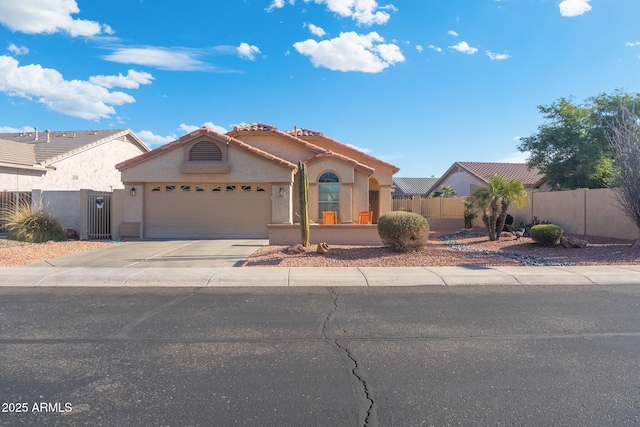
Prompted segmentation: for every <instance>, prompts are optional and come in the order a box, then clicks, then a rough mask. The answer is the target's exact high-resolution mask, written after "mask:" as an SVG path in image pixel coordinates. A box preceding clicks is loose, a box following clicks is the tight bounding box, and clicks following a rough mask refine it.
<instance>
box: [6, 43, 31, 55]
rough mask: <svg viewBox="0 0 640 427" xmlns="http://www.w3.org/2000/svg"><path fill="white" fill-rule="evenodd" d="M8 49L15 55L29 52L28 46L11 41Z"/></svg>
mask: <svg viewBox="0 0 640 427" xmlns="http://www.w3.org/2000/svg"><path fill="white" fill-rule="evenodd" d="M7 50H8V51H9V52H11V53H13V54H14V55H26V54H27V53H29V49H28V48H27V47H26V46H16V45H15V44H13V43H9V47H8V48H7Z"/></svg>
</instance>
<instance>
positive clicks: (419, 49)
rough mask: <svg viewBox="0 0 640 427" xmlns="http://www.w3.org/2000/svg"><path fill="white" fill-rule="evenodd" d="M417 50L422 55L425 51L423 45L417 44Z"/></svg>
mask: <svg viewBox="0 0 640 427" xmlns="http://www.w3.org/2000/svg"><path fill="white" fill-rule="evenodd" d="M416 50H417V51H418V52H420V53H422V51H423V50H424V48H423V47H422V46H421V45H419V44H417V45H416Z"/></svg>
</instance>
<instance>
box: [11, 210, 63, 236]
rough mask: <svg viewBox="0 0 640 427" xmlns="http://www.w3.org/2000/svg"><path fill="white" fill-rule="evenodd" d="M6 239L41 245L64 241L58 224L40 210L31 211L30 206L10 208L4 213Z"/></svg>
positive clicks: (60, 226) (61, 229)
mask: <svg viewBox="0 0 640 427" xmlns="http://www.w3.org/2000/svg"><path fill="white" fill-rule="evenodd" d="M5 217H6V218H7V224H6V229H7V238H8V239H11V240H18V241H21V242H30V243H43V242H48V241H49V240H54V241H61V240H66V239H67V235H66V233H65V231H64V228H62V225H61V224H60V222H59V221H58V220H57V219H55V218H54V217H52V216H51V215H49V214H47V213H45V212H44V211H43V210H42V209H38V210H36V211H34V210H32V209H31V204H29V203H24V204H20V205H17V206H12V207H10V208H8V209H7V211H6V212H5Z"/></svg>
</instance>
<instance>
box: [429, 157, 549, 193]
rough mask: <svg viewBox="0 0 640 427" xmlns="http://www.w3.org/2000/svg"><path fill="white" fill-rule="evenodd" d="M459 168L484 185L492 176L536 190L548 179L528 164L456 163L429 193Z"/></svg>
mask: <svg viewBox="0 0 640 427" xmlns="http://www.w3.org/2000/svg"><path fill="white" fill-rule="evenodd" d="M457 168H460V169H463V170H465V171H467V172H468V173H469V174H471V175H473V176H475V177H476V178H478V179H479V180H481V181H482V182H484V183H489V179H490V178H491V177H492V176H501V177H503V178H509V179H519V180H522V182H523V183H524V186H525V187H527V188H536V187H539V186H540V185H542V184H543V183H544V181H545V180H546V177H545V176H544V175H543V174H541V173H540V170H539V169H538V168H536V167H534V168H531V169H529V167H528V166H527V164H526V163H499V162H455V163H454V164H453V165H451V167H450V168H449V169H448V170H447V171H446V172H445V173H444V174H443V175H442V176H441V177H440V178H439V179H438V180H437V181H436V182H435V183H434V184H433V185H432V186H431V188H430V189H429V191H428V193H431V192H433V191H434V190H435V189H436V188H438V187H439V186H440V185H441V184H442V182H444V180H445V179H446V178H447V177H448V176H449V175H450V174H451V172H453V171H454V170H456V169H457Z"/></svg>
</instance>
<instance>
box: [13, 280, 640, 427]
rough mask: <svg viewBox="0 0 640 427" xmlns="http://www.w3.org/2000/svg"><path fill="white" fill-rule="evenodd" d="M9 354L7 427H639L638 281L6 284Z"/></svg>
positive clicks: (639, 318) (639, 349) (639, 324)
mask: <svg viewBox="0 0 640 427" xmlns="http://www.w3.org/2000/svg"><path fill="white" fill-rule="evenodd" d="M0 360H1V362H2V363H0V396H1V400H2V404H3V406H2V412H1V413H0V424H1V425H11V426H21V425H47V426H52V425H65V426H67V425H92V426H101V425H104V426H115V425H118V426H123V425H127V426H138V425H139V426H148V425H156V426H161V425H162V426H178V425H180V426H182V425H189V426H197V425H202V426H211V425H216V426H232V425H251V426H364V425H367V426H377V425H379V426H417V425H437V426H439V425H531V426H541V425H544V426H548V425H570V426H572V425H575V426H605V425H630V424H637V423H638V422H640V286H606V287H602V286H561V287H542V286H536V287H527V286H517V287H516V286H475V287H470V286H461V287H455V288H446V287H412V288H333V289H329V288H261V289H257V288H227V289H224V288H222V289H219V288H206V289H205V288H180V289H176V288H163V289H157V288H156V289H150V288H132V289H122V288H109V289H106V288H46V289H38V288H6V287H5V288H0ZM18 410H22V411H23V412H17V411H18Z"/></svg>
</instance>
